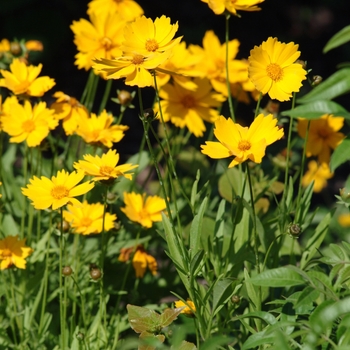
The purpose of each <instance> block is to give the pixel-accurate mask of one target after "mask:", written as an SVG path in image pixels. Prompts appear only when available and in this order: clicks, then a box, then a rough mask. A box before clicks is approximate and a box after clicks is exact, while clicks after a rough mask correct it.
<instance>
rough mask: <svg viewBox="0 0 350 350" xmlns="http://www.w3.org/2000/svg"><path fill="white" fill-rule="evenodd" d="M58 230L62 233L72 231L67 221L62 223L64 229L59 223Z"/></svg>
mask: <svg viewBox="0 0 350 350" xmlns="http://www.w3.org/2000/svg"><path fill="white" fill-rule="evenodd" d="M57 228H58V229H59V230H60V231H62V232H68V231H69V229H70V225H69V222H68V221H66V220H63V222H62V228H61V222H59V223H58V224H57Z"/></svg>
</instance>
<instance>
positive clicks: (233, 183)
mask: <svg viewBox="0 0 350 350" xmlns="http://www.w3.org/2000/svg"><path fill="white" fill-rule="evenodd" d="M243 183H244V175H243V173H242V172H240V171H239V170H238V169H237V168H230V169H226V170H225V172H224V173H223V174H222V175H221V176H220V178H219V182H218V190H219V193H220V195H221V197H222V198H225V199H226V200H227V201H228V202H232V200H233V199H234V198H235V196H242V188H243ZM247 187H248V186H246V187H245V191H244V194H243V197H244V198H246V199H248V198H249V191H248V188H247Z"/></svg>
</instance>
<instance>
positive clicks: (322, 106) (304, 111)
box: [281, 101, 350, 120]
mask: <svg viewBox="0 0 350 350" xmlns="http://www.w3.org/2000/svg"><path fill="white" fill-rule="evenodd" d="M281 114H282V115H284V116H290V117H294V118H305V119H310V120H311V119H318V118H320V117H322V116H323V115H324V114H334V115H335V116H337V117H344V118H346V119H350V113H349V112H348V111H347V110H346V109H345V108H343V107H342V106H341V105H339V104H338V103H335V102H333V101H314V102H310V103H305V104H303V105H301V106H298V107H296V108H294V109H290V110H288V111H284V112H282V113H281Z"/></svg>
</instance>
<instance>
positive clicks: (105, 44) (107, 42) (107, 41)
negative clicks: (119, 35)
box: [101, 36, 113, 50]
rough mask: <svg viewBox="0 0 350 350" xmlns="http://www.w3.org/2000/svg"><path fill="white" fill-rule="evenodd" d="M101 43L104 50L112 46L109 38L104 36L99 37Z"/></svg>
mask: <svg viewBox="0 0 350 350" xmlns="http://www.w3.org/2000/svg"><path fill="white" fill-rule="evenodd" d="M101 44H102V46H103V47H104V48H105V49H106V50H109V49H110V48H111V47H112V45H113V42H112V40H111V39H110V38H107V37H106V36H105V37H104V38H102V39H101Z"/></svg>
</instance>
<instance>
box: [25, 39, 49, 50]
mask: <svg viewBox="0 0 350 350" xmlns="http://www.w3.org/2000/svg"><path fill="white" fill-rule="evenodd" d="M25 47H26V49H27V50H28V51H43V50H44V45H43V43H42V42H41V41H39V40H28V41H26V43H25Z"/></svg>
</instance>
